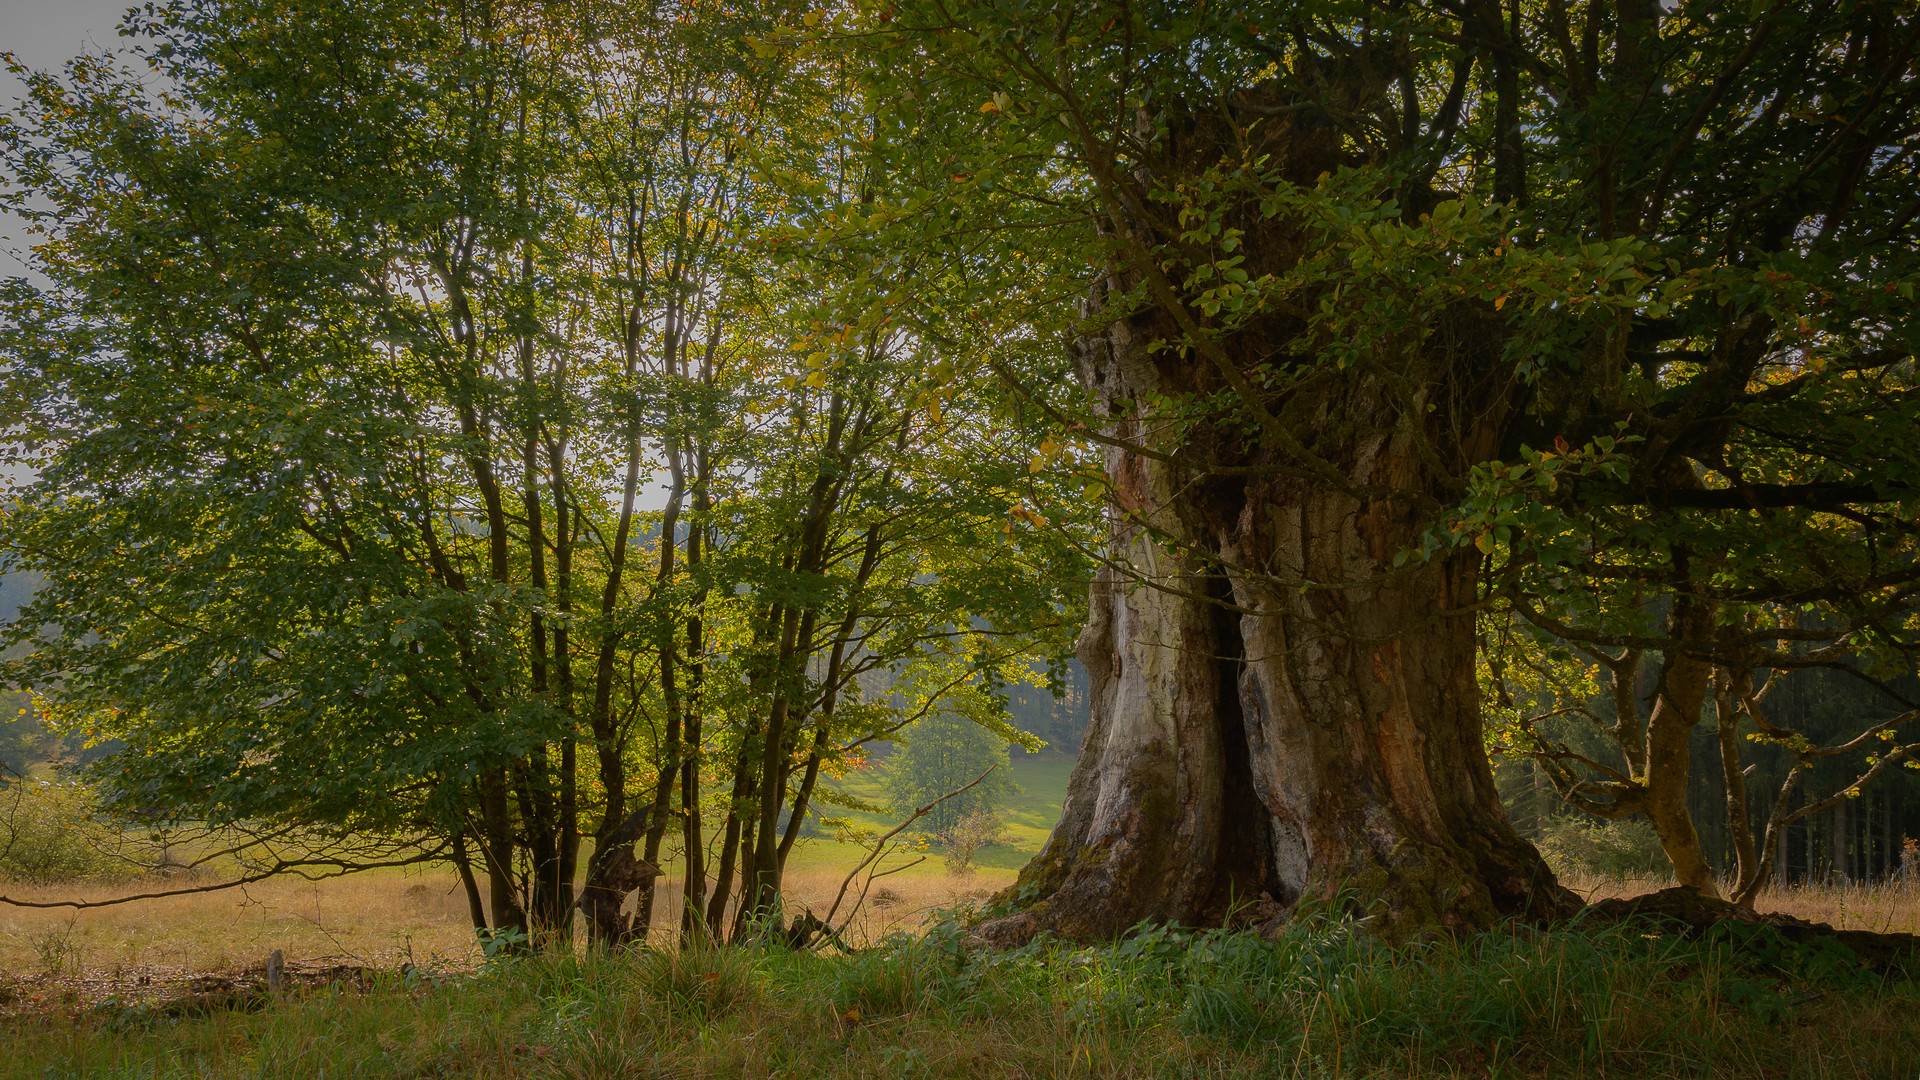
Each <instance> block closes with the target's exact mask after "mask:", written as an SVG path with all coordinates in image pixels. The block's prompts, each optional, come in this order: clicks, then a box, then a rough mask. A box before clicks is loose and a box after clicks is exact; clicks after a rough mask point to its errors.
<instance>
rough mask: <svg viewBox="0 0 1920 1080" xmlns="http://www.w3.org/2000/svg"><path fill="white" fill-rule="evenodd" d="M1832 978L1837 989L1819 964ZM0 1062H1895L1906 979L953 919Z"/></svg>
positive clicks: (805, 1072)
mask: <svg viewBox="0 0 1920 1080" xmlns="http://www.w3.org/2000/svg"><path fill="white" fill-rule="evenodd" d="M1822 979H1824V980H1825V981H1822ZM0 1025H3V1026H0V1039H4V1040H5V1043H6V1045H7V1047H8V1053H6V1054H4V1055H0V1078H7V1077H14V1076H19V1077H27V1076H33V1077H56V1078H58V1077H87V1078H90V1080H91V1078H100V1080H117V1078H123V1077H124V1078H133V1077H140V1078H152V1080H160V1078H170V1077H208V1078H226V1077H234V1078H239V1077H249V1078H252V1077H287V1078H296V1077H297V1078H315V1080H318V1078H321V1077H346V1076H354V1077H376V1078H378V1077H394V1078H399V1077H448V1078H454V1077H528V1078H561V1077H567V1078H576V1077H577V1078H582V1080H585V1078H601V1077H605V1078H614V1077H669V1076H671V1077H680V1078H687V1080H694V1078H706V1077H722V1076H725V1077H745V1078H773V1077H796V1078H797V1077H835V1078H858V1077H886V1078H889V1080H892V1078H901V1077H905V1078H936V1077H968V1078H972V1077H1009V1078H1011V1077H1040V1076H1045V1077H1123V1078H1134V1077H1138V1078H1143V1080H1144V1078H1148V1077H1176V1076H1177V1077H1186V1076H1210V1077H1223V1078H1224V1077H1248V1078H1253V1077H1388V1076H1394V1077H1400V1076H1413V1075H1418V1076H1443V1077H1513V1078H1519V1077H1540V1076H1552V1077H1602V1076H1616V1077H1618V1076H1647V1077H1668V1076H1673V1077H1679V1076H1688V1077H1786V1078H1803V1077H1804V1078H1809V1080H1812V1078H1822V1080H1825V1078H1843V1077H1849V1078H1850V1077H1891V1076H1907V1075H1910V1074H1911V1072H1912V1069H1913V1067H1914V1066H1913V1062H1912V1060H1911V1050H1910V1048H1911V1047H1912V1046H1913V1045H1915V1044H1916V1042H1920V990H1916V987H1915V986H1914V984H1913V983H1911V982H1906V981H1900V980H1897V979H1872V978H1867V977H1864V976H1860V975H1857V974H1851V973H1847V972H1841V973H1840V974H1839V975H1837V976H1836V975H1834V974H1833V973H1832V972H1828V973H1827V974H1826V975H1824V976H1821V975H1815V974H1812V973H1809V972H1804V971H1796V970H1792V969H1791V968H1790V966H1789V967H1782V966H1779V965H1773V966H1759V967H1742V966H1741V965H1740V964H1739V963H1737V962H1736V958H1735V957H1734V956H1733V955H1731V954H1730V953H1729V952H1728V950H1727V949H1726V948H1725V947H1724V945H1723V944H1715V943H1701V942H1690V941H1684V940H1681V939H1678V938H1675V937H1672V936H1669V935H1663V934H1661V933H1659V932H1658V931H1657V929H1655V928H1653V927H1650V926H1647V925H1629V926H1619V927H1600V926H1578V925H1576V926H1574V927H1572V928H1569V929H1566V930H1562V931H1556V932H1554V933H1551V934H1522V935H1513V934H1507V933H1489V934H1483V935H1478V936H1474V937H1469V938H1465V939H1461V940H1458V941H1446V942H1440V943H1436V944H1432V945H1428V946H1424V947H1418V948H1406V949H1400V950H1390V949H1387V948H1385V947H1383V946H1381V945H1379V944H1378V943H1376V942H1374V941H1373V940H1372V939H1370V938H1368V937H1366V936H1365V935H1364V934H1360V933H1356V932H1354V931H1353V930H1352V928H1351V927H1350V926H1348V925H1346V924H1344V923H1342V922H1340V921H1337V920H1332V919H1304V920H1300V921H1299V922H1298V923H1297V924H1296V925H1295V926H1294V927H1293V928H1291V929H1290V930H1289V931H1287V932H1286V933H1285V934H1284V935H1282V936H1281V937H1280V938H1279V939H1278V940H1275V941H1267V940H1263V939H1260V938H1258V937H1254V936H1252V935H1248V934H1233V933H1222V932H1208V933H1192V932H1187V931H1181V930H1178V929H1157V930H1148V931H1144V932H1141V933H1138V934H1136V935H1134V936H1132V937H1131V938H1129V939H1127V940H1125V941H1122V942H1120V943H1117V944H1114V945H1109V946H1104V947H1099V948H1079V947H1070V946H1066V945H1063V944H1061V943H1058V942H1049V941H1041V942H1038V943H1036V944H1035V945H1033V946H1030V947H1028V948H1025V949H1022V950H1018V951H1015V952H1010V953H998V954H987V955H973V956H969V955H967V954H966V953H965V951H964V950H963V949H962V948H961V947H960V939H959V937H958V934H957V931H956V929H955V927H954V926H953V925H952V924H935V925H934V926H933V927H932V928H931V932H929V933H928V934H926V935H924V936H922V937H917V938H914V937H907V936H904V935H903V936H898V937H895V938H892V939H890V940H889V941H888V942H886V943H885V944H884V945H882V946H880V947H877V948H875V949H872V950H868V951H863V952H860V953H858V954H855V955H851V956H821V955H816V954H810V953H806V954H794V953H790V952H786V951H784V950H760V949H748V948H739V949H711V948H709V949H696V950H691V951H688V952H684V953H678V952H673V951H651V952H646V953H640V954H625V955H620V956H614V957H576V956H553V957H536V958H530V959H520V960H511V961H506V962H500V963H495V964H493V965H491V966H489V967H487V968H485V969H483V970H481V971H480V972H478V973H477V974H474V975H471V976H455V977H451V978H448V979H447V980H446V981H445V982H444V983H443V984H441V985H434V980H432V979H426V980H424V981H416V982H415V983H414V984H413V985H408V984H407V983H405V982H401V981H398V980H393V979H388V980H384V981H382V982H380V983H378V984H376V985H375V986H374V987H373V988H372V989H371V990H370V991H368V992H365V993H361V992H358V991H356V990H352V989H349V988H345V987H335V988H330V989H324V990H317V991H312V992H310V993H308V994H306V995H305V996H300V997H294V998H290V999H287V1000H285V1001H282V1002H279V1003H277V1004H275V1005H273V1006H271V1007H269V1008H267V1009H265V1010H263V1011H261V1012H258V1013H255V1014H250V1015H249V1014H242V1013H218V1014H215V1015H213V1016H211V1017H207V1018H201V1019H187V1020H165V1019H161V1018H159V1017H158V1016H156V1014H154V1013H153V1012H151V1011H149V1010H145V1009H142V1008H138V1007H135V1008H125V1007H121V1006H119V1005H117V1004H112V1003H109V1004H107V1005H105V1006H101V1007H96V1008H93V1009H88V1010H82V1011H79V1012H78V1013H77V1014H75V1015H71V1016H62V1015H49V1014H47V1013H44V1012H43V1013H41V1014H37V1015H35V1016H32V1017H21V1018H15V1019H13V1020H11V1021H0Z"/></svg>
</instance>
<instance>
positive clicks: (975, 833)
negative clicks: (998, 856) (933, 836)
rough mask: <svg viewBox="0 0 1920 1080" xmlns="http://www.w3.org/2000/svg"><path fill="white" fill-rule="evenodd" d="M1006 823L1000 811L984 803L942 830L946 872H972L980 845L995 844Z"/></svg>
mask: <svg viewBox="0 0 1920 1080" xmlns="http://www.w3.org/2000/svg"><path fill="white" fill-rule="evenodd" d="M1005 828H1006V823H1005V822H1003V821H1001V820H1000V815H999V814H996V813H994V812H993V811H991V810H988V809H986V808H984V807H981V808H977V809H975V810H973V811H972V812H971V813H969V814H967V815H966V816H965V817H962V818H961V819H960V820H959V821H956V822H954V823H953V824H952V825H950V826H948V827H947V828H946V829H943V830H941V833H940V846H941V847H944V848H946V849H947V853H946V856H945V858H946V861H947V873H949V874H954V875H956V876H959V877H965V876H967V875H968V874H971V873H973V857H974V855H975V854H977V853H978V852H979V851H980V849H981V848H983V847H987V846H988V845H991V844H998V843H1000V842H1001V841H1003V840H1004V839H1005V837H1004V836H1003V835H1002V832H1003V830H1004V829H1005Z"/></svg>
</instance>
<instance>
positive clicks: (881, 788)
mask: <svg viewBox="0 0 1920 1080" xmlns="http://www.w3.org/2000/svg"><path fill="white" fill-rule="evenodd" d="M1008 767H1009V768H1010V769H1011V770H1012V772H1013V780H1014V783H1016V784H1018V785H1020V792H1019V794H1017V795H1015V796H1014V797H1013V798H1012V799H1009V800H1008V801H1007V803H1006V805H1005V806H1003V807H1002V813H1003V814H1004V816H1005V819H1006V822H1007V831H1006V836H1007V841H1008V842H1007V843H1004V844H995V845H993V846H992V847H988V848H983V849H981V851H980V852H979V853H978V854H977V855H976V856H975V857H974V861H975V863H976V864H977V865H978V866H979V867H980V868H981V869H983V870H1018V869H1019V868H1020V867H1022V866H1025V865H1026V863H1027V860H1029V859H1031V858H1033V856H1034V855H1035V854H1036V853H1038V852H1039V850H1040V847H1041V845H1043V844H1045V843H1046V842H1047V837H1048V836H1049V835H1050V834H1051V833H1052V832H1053V827H1054V825H1056V824H1058V823H1059V821H1060V806H1061V804H1062V803H1063V802H1065V801H1066V797H1067V777H1068V776H1069V775H1070V774H1071V773H1072V772H1073V756H1072V755H1070V754H1015V755H1014V756H1013V760H1012V761H1011V762H1010V763H1009V766H1008ZM883 769H884V766H883V765H874V766H871V767H869V768H866V769H862V770H860V771H858V772H856V773H853V774H851V775H849V776H848V777H846V778H845V779H843V780H838V781H835V782H833V784H832V785H831V786H833V787H835V788H837V789H839V790H841V791H844V792H846V793H847V794H848V795H851V796H853V797H854V798H856V799H859V800H860V801H862V802H866V803H870V804H873V805H884V804H885V803H886V801H887V795H886V788H885V781H884V776H885V774H884V772H883ZM825 812H826V814H827V816H828V817H835V818H841V817H844V818H847V819H849V820H850V821H852V822H853V823H854V824H855V825H858V826H860V827H863V828H867V829H872V830H874V831H875V832H876V833H884V832H886V831H887V830H889V829H891V828H893V827H894V826H895V825H897V824H899V819H898V818H895V817H892V816H887V815H880V814H863V813H860V812H858V811H852V810H846V809H843V808H840V807H830V808H825ZM853 854H854V851H853V849H852V848H851V847H850V846H849V845H845V844H839V843H835V842H833V841H831V840H821V839H815V840H809V841H807V842H805V843H804V844H802V845H801V846H800V848H798V849H797V850H795V852H794V859H795V862H796V863H797V864H800V865H821V864H826V863H838V862H841V861H843V860H844V859H846V858H847V857H848V856H849V855H853ZM856 857H857V856H856Z"/></svg>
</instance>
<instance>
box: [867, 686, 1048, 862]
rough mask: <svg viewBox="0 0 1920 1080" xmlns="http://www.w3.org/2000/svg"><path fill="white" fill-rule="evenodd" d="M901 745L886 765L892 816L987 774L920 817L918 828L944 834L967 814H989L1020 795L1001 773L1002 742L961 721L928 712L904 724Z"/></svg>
mask: <svg viewBox="0 0 1920 1080" xmlns="http://www.w3.org/2000/svg"><path fill="white" fill-rule="evenodd" d="M901 741H902V743H903V744H904V745H902V746H901V747H900V749H898V750H896V751H894V754H893V757H892V760H890V761H889V762H888V763H887V795H888V798H889V801H890V802H891V803H892V804H893V810H894V811H895V812H896V813H900V814H910V813H912V812H913V811H914V810H916V809H918V808H919V807H922V806H925V805H926V804H928V803H930V802H932V801H933V800H935V799H938V798H939V797H940V796H942V795H945V794H946V793H948V792H950V791H952V790H954V789H955V788H958V787H960V786H961V785H963V784H966V783H967V782H968V781H970V780H972V779H973V778H974V777H976V776H979V775H980V774H981V773H983V772H985V771H986V770H987V769H989V768H992V769H993V772H992V774H991V775H989V776H988V777H987V778H986V779H985V780H982V781H981V782H980V783H978V784H976V785H974V786H973V787H972V788H970V789H969V790H967V791H964V792H962V793H960V794H959V795H956V796H954V797H953V798H951V799H948V800H946V801H945V802H943V803H941V804H940V805H939V806H936V807H934V808H933V812H932V813H929V814H928V815H927V816H926V817H924V818H922V819H921V826H922V828H924V829H925V830H926V831H927V832H929V833H932V834H935V835H939V834H942V833H945V832H947V831H948V830H950V829H952V828H953V827H954V825H956V824H957V823H958V822H959V821H960V820H961V819H962V818H965V817H966V816H967V815H969V814H973V813H976V812H980V811H984V812H986V813H988V814H989V815H990V814H992V812H993V811H994V810H995V809H997V808H999V807H1000V806H1001V805H1002V804H1003V803H1005V802H1006V800H1007V799H1008V798H1010V797H1011V796H1014V795H1017V794H1019V793H1020V786H1019V785H1018V784H1015V783H1014V782H1013V777H1011V776H1010V775H1008V773H1007V747H1008V746H1009V745H1010V744H1009V741H1008V740H1007V738H1006V737H1005V736H1003V735H1000V734H999V733H997V732H995V731H992V730H990V729H989V728H987V727H984V726H982V725H981V724H979V723H978V722H976V721H974V720H972V719H969V718H968V717H966V716H963V715H958V714H956V713H951V712H941V713H933V714H931V715H929V716H927V717H926V718H925V719H922V720H917V721H915V722H914V723H912V724H911V725H909V726H908V727H907V728H906V730H905V731H903V732H902V739H901Z"/></svg>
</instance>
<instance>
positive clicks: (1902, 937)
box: [1579, 886, 1920, 974]
mask: <svg viewBox="0 0 1920 1080" xmlns="http://www.w3.org/2000/svg"><path fill="white" fill-rule="evenodd" d="M1579 918H1582V919H1586V920H1592V921H1596V922H1608V923H1611V922H1623V921H1625V920H1627V919H1634V918H1640V919H1651V920H1654V921H1656V922H1661V923H1665V924H1667V925H1668V926H1670V927H1674V928H1676V929H1678V931H1679V932H1680V933H1683V934H1685V935H1686V936H1688V937H1693V938H1698V937H1704V936H1706V935H1707V934H1708V933H1709V932H1710V931H1712V930H1713V929H1714V928H1715V927H1717V926H1721V925H1723V924H1735V925H1747V926H1756V927H1757V926H1765V927H1770V928H1772V930H1773V931H1774V932H1775V933H1776V934H1778V935H1779V937H1780V938H1781V939H1782V940H1785V941H1789V942H1792V943H1794V944H1796V945H1817V944H1819V943H1820V942H1823V941H1834V942H1838V943H1839V944H1841V945H1844V946H1846V947H1847V948H1848V949H1850V950H1852V952H1853V953H1854V955H1856V956H1858V957H1859V959H1860V965H1861V967H1863V968H1865V969H1867V970H1870V971H1873V972H1874V973H1876V974H1885V973H1887V972H1888V971H1890V970H1895V969H1898V968H1902V967H1904V968H1905V969H1907V970H1909V971H1916V972H1920V935H1914V934H1881V933H1875V932H1874V931H1871V930H1838V929H1835V928H1834V927H1831V926H1828V925H1827V924H1826V923H1816V922H1808V921H1807V920H1805V919H1797V918H1795V917H1793V916H1792V915H1782V914H1778V913H1773V912H1764V913H1763V912H1755V911H1753V910H1751V909H1749V908H1743V907H1739V906H1737V905H1735V904H1732V903H1729V902H1727V901H1725V900H1718V899H1714V898H1712V897H1708V896H1702V895H1701V894H1699V893H1697V892H1694V891H1693V890H1692V889H1689V888H1686V887H1684V886H1675V887H1674V888H1671V889H1662V890H1660V891H1659V892H1656V893H1648V894H1647V895H1645V896H1634V897H1627V898H1624V899H1614V900H1602V901H1600V902H1599V903H1596V904H1590V905H1588V906H1587V907H1586V908H1584V909H1582V911H1581V914H1580V915H1579Z"/></svg>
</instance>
